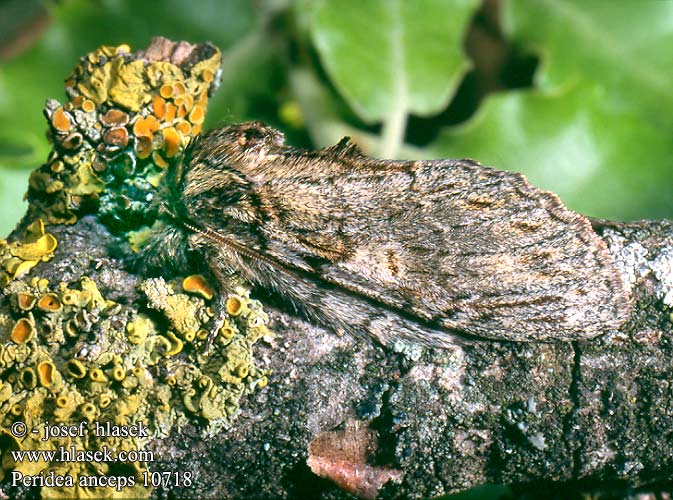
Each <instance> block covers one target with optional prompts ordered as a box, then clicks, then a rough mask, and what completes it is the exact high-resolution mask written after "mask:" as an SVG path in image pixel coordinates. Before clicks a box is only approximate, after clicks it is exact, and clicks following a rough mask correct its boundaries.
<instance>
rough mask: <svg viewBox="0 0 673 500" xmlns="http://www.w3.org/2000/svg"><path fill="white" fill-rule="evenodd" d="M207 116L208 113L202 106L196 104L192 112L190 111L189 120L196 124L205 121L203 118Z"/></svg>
mask: <svg viewBox="0 0 673 500" xmlns="http://www.w3.org/2000/svg"><path fill="white" fill-rule="evenodd" d="M205 117H206V114H205V112H204V110H203V107H201V106H194V109H192V112H191V113H189V121H190V122H192V123H195V124H200V123H203V119H204V118H205Z"/></svg>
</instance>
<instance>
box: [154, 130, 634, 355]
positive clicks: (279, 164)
mask: <svg viewBox="0 0 673 500" xmlns="http://www.w3.org/2000/svg"><path fill="white" fill-rule="evenodd" d="M166 180H167V189H166V193H165V194H164V195H163V196H162V198H161V203H162V204H163V206H164V207H165V209H166V210H165V213H167V214H170V216H169V217H167V223H166V224H165V225H164V226H163V228H162V229H161V230H160V231H157V233H156V234H155V235H154V236H153V237H152V238H151V239H150V240H149V242H148V244H147V245H146V252H145V253H144V255H143V259H144V260H145V263H146V264H147V265H150V266H154V267H156V266H159V267H172V268H173V269H177V270H181V271H186V270H187V269H188V266H189V265H193V264H194V263H202V264H204V265H205V267H206V268H207V269H209V270H210V272H211V273H212V274H213V275H214V276H215V278H216V279H217V280H218V282H219V283H220V284H221V286H222V289H226V285H227V283H228V282H229V281H230V280H231V279H232V277H233V276H239V277H242V278H243V279H244V280H246V281H248V282H249V283H251V284H253V285H255V286H259V287H262V288H264V289H266V290H269V291H271V292H272V293H274V294H277V295H279V296H280V297H282V298H283V300H284V301H285V302H286V303H288V304H291V305H292V306H294V308H295V309H297V310H298V311H301V312H303V313H304V314H305V315H306V316H307V317H308V318H309V319H310V320H312V321H314V322H316V323H319V324H321V325H324V326H327V327H329V328H331V329H333V330H336V331H344V332H346V333H349V334H353V335H357V336H360V337H373V338H374V339H376V340H378V341H379V342H381V343H382V344H384V345H390V344H391V343H392V342H395V341H398V340H401V341H403V342H408V343H413V344H423V345H427V346H438V347H450V346H453V345H455V344H456V343H461V342H464V341H465V340H466V339H469V338H473V337H477V338H484V339H496V340H506V341H553V340H563V341H568V340H575V339H586V338H591V337H594V336H596V335H600V334H601V333H604V332H606V331H609V330H614V329H616V328H618V327H619V326H620V325H621V324H622V323H623V322H624V321H625V319H626V318H627V317H628V315H629V310H630V303H629V297H628V292H627V289H626V287H625V285H624V284H623V283H622V281H621V279H620V276H619V273H618V272H617V269H616V267H615V263H614V261H613V259H612V258H611V256H610V255H609V253H608V251H607V248H606V245H605V243H604V242H603V241H602V240H601V239H600V238H599V237H598V236H597V235H596V234H595V233H594V231H593V230H592V228H591V224H590V223H589V221H588V220H587V219H586V218H585V217H583V216H581V215H579V214H576V213H574V212H571V211H569V210H568V209H566V208H565V206H564V205H563V204H562V203H561V201H560V200H559V199H558V198H557V197H556V195H554V194H552V193H549V192H545V191H541V190H539V189H536V188H535V187H533V186H531V185H530V184H529V183H528V181H527V180H526V178H525V177H524V176H522V175H520V174H515V173H509V172H502V171H498V170H494V169H490V168H486V167H483V166H481V165H479V164H478V163H476V162H474V161H471V160H442V161H387V160H376V159H372V158H368V157H366V156H364V155H362V154H361V153H360V152H359V151H358V150H357V148H356V147H355V146H354V145H353V144H351V143H349V142H348V140H347V139H344V140H343V141H341V142H340V143H339V144H337V145H336V146H334V147H331V148H327V149H322V150H319V151H305V150H300V149H295V148H292V147H289V146H287V145H285V143H284V138H283V135H282V134H281V133H280V132H278V131H276V130H274V129H272V128H270V127H267V126H265V125H263V124H260V123H246V124H242V125H234V126H230V127H226V128H222V129H218V130H213V131H211V132H209V133H207V134H205V135H204V136H202V137H200V138H199V139H197V140H196V141H195V142H194V143H193V144H192V145H191V146H190V148H189V149H188V150H187V152H186V154H185V157H184V159H183V161H182V162H181V163H179V164H178V165H177V166H175V167H173V168H172V169H171V170H170V171H169V172H168V175H167V179H166ZM190 263H191V264H190Z"/></svg>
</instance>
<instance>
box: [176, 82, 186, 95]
mask: <svg viewBox="0 0 673 500" xmlns="http://www.w3.org/2000/svg"><path fill="white" fill-rule="evenodd" d="M186 91H187V89H186V88H185V84H184V83H182V82H175V83H174V84H173V95H175V96H181V95H183V94H184V93H185V92H186Z"/></svg>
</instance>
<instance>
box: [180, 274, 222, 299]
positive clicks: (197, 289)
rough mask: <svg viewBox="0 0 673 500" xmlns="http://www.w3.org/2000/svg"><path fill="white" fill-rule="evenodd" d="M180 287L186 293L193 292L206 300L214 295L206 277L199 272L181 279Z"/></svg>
mask: <svg viewBox="0 0 673 500" xmlns="http://www.w3.org/2000/svg"><path fill="white" fill-rule="evenodd" d="M182 289H183V290H184V291H185V292H187V293H195V294H197V295H200V296H201V297H203V298H204V299H206V300H210V299H212V298H213V295H215V292H214V291H213V289H212V287H211V286H210V285H209V284H208V282H207V281H206V279H205V278H204V277H203V276H201V275H200V274H192V275H191V276H187V277H186V278H185V279H184V280H182Z"/></svg>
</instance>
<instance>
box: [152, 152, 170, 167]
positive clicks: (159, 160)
mask: <svg viewBox="0 0 673 500" xmlns="http://www.w3.org/2000/svg"><path fill="white" fill-rule="evenodd" d="M152 161H154V164H155V165H156V166H158V167H161V168H168V162H167V161H166V160H164V158H163V157H162V156H161V155H160V154H159V153H158V152H157V151H154V152H153V153H152Z"/></svg>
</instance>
